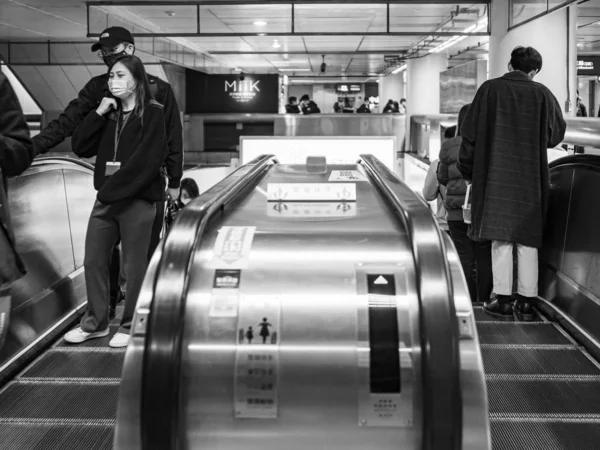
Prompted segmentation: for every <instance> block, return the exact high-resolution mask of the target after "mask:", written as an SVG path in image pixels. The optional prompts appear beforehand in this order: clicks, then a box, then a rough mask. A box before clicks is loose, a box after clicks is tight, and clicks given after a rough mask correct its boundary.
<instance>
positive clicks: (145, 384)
mask: <svg viewBox="0 0 600 450" xmlns="http://www.w3.org/2000/svg"><path fill="white" fill-rule="evenodd" d="M274 163H275V164H276V163H277V161H276V160H275V157H274V156H273V155H262V156H260V157H258V158H256V159H255V160H253V161H251V162H250V163H248V164H246V165H244V166H242V167H240V168H239V169H238V170H237V171H236V172H234V173H233V174H232V175H230V176H229V177H228V178H232V179H233V181H232V182H231V183H229V184H228V185H226V186H225V187H224V188H223V189H222V190H219V189H220V188H219V187H215V188H213V189H211V190H209V191H208V192H206V193H204V194H202V195H201V196H200V197H198V198H197V199H195V200H194V201H192V202H191V203H190V204H189V205H187V206H186V207H185V208H184V209H182V210H181V211H180V213H179V214H178V216H177V219H176V220H175V222H174V223H173V225H172V226H171V229H170V231H169V234H168V236H167V238H166V239H163V243H162V256H161V260H160V262H159V266H158V268H157V270H156V276H155V278H154V288H153V291H154V292H153V299H152V304H151V307H150V313H149V315H148V318H147V326H146V338H145V339H146V340H145V345H144V357H143V362H142V380H141V382H142V386H141V389H142V390H141V403H140V409H141V410H140V417H141V430H140V431H141V438H142V448H144V449H145V450H153V449H156V450H164V449H170V450H178V449H181V448H182V443H181V441H180V430H179V424H180V422H181V421H180V417H179V413H180V411H181V404H182V402H181V401H180V397H179V384H180V379H181V363H182V361H181V353H182V339H183V323H184V314H185V310H186V300H187V298H186V297H187V289H188V284H189V271H190V269H191V265H192V264H193V262H192V259H193V255H194V253H195V250H196V248H198V246H199V245H200V243H201V241H202V237H203V235H204V232H205V230H206V227H207V223H208V221H209V220H210V219H211V217H212V216H213V215H214V214H215V213H216V212H217V211H218V210H219V209H221V208H222V207H223V206H225V205H226V204H227V203H228V202H230V201H232V200H234V199H236V198H237V197H238V196H239V195H240V194H241V193H242V192H245V191H246V189H248V188H249V187H250V186H252V185H253V184H254V183H255V182H256V181H257V180H259V179H260V178H261V176H262V175H263V173H264V172H265V171H267V170H268V169H269V168H270V167H271V165H272V164H274ZM236 174H238V175H237V178H236ZM217 186H218V185H217ZM215 191H218V192H216V193H215Z"/></svg>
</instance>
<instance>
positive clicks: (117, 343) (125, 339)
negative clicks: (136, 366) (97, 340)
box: [108, 333, 129, 348]
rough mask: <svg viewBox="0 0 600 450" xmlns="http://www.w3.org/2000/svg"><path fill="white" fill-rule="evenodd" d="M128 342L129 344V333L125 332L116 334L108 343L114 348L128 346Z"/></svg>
mask: <svg viewBox="0 0 600 450" xmlns="http://www.w3.org/2000/svg"><path fill="white" fill-rule="evenodd" d="M127 344H129V335H128V334H125V333H117V334H115V335H114V336H113V338H112V339H111V340H110V342H109V343H108V345H110V346H111V347H112V348H120V347H127Z"/></svg>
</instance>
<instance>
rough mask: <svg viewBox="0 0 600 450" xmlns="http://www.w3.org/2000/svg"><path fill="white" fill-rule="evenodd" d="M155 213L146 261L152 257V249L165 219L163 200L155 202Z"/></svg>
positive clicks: (156, 242) (154, 248) (156, 243)
mask: <svg viewBox="0 0 600 450" xmlns="http://www.w3.org/2000/svg"><path fill="white" fill-rule="evenodd" d="M155 205H156V215H155V216H154V222H153V223H152V235H151V236H150V246H149V247H148V261H150V260H151V259H152V255H154V250H156V247H158V244H159V242H160V232H161V231H162V228H163V222H164V219H165V202H164V201H163V200H161V201H159V202H156V203H155Z"/></svg>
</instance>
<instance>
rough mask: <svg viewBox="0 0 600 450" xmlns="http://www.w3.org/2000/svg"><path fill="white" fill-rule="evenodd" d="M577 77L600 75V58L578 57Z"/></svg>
mask: <svg viewBox="0 0 600 450" xmlns="http://www.w3.org/2000/svg"><path fill="white" fill-rule="evenodd" d="M577 75H594V76H598V75H600V56H581V55H578V56H577Z"/></svg>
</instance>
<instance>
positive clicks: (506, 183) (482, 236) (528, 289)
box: [458, 47, 566, 320]
mask: <svg viewBox="0 0 600 450" xmlns="http://www.w3.org/2000/svg"><path fill="white" fill-rule="evenodd" d="M541 68H542V56H541V55H540V54H539V53H538V52H537V51H536V50H535V49H534V48H532V47H527V48H525V47H517V48H515V49H514V50H513V52H512V54H511V59H510V63H509V64H508V69H509V72H508V73H507V74H505V75H504V76H502V77H500V78H496V79H493V80H489V81H486V82H485V83H484V84H482V85H481V87H480V88H479V90H478V91H477V94H476V95H475V99H474V100H473V103H472V105H471V108H470V109H469V112H468V114H467V116H466V117H465V121H464V123H463V126H462V130H461V133H462V137H463V140H462V145H461V148H460V151H459V156H458V169H459V170H460V172H461V173H462V174H463V176H464V178H465V180H467V181H471V182H472V191H471V192H472V206H471V229H470V236H471V238H472V239H474V240H476V241H492V269H493V276H494V292H495V293H496V294H497V297H496V299H495V300H493V301H489V302H487V303H486V304H485V305H484V309H485V311H486V312H488V313H489V314H491V315H493V316H495V317H498V318H501V319H508V318H512V316H513V311H514V314H515V315H516V316H517V318H518V319H519V320H532V319H533V311H532V306H531V303H532V299H533V298H534V297H536V296H537V289H538V255H537V249H538V248H540V247H541V245H542V233H543V227H544V220H545V216H546V211H547V205H548V194H549V188H550V183H549V170H548V154H547V149H548V148H552V147H556V146H557V145H558V144H559V143H560V142H561V141H562V140H563V138H564V134H565V129H566V124H565V121H564V119H563V116H562V111H561V108H560V106H559V104H558V101H557V100H556V98H555V97H554V95H552V93H551V92H550V90H549V89H548V88H546V87H545V86H544V85H542V84H540V83H536V82H534V81H533V77H534V76H535V75H536V74H537V73H538V72H539V71H540V70H541ZM514 245H516V247H517V254H518V268H519V269H518V272H519V273H518V292H517V293H518V295H517V299H516V301H515V302H514V304H513V301H512V285H513V282H512V280H513V246H514Z"/></svg>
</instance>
